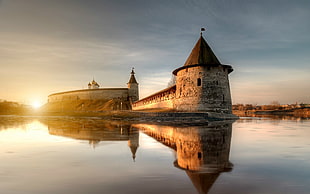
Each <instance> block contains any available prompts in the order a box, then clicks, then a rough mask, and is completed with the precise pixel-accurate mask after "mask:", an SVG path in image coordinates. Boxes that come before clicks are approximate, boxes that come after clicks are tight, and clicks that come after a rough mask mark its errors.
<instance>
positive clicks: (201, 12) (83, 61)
mask: <svg viewBox="0 0 310 194" xmlns="http://www.w3.org/2000/svg"><path fill="white" fill-rule="evenodd" d="M309 19H310V1H309V0H294V1H292V0H260V1H255V0H131V1H128V0H113V1H111V0H91V1H89V0H27V1H25V0H0V67H1V70H0V99H2V100H10V101H17V102H21V103H26V104H31V103H33V102H40V103H41V104H43V103H46V102H47V96H48V95H49V94H51V93H55V92H62V91H67V90H76V89H83V88H84V89H86V88H87V84H88V82H89V81H91V80H92V79H93V78H94V79H95V80H96V81H97V82H98V83H99V84H100V86H101V87H126V83H127V82H128V80H129V76H130V71H131V68H132V67H134V68H135V72H136V78H137V81H138V82H139V87H140V98H142V97H146V96H148V95H150V94H152V93H154V92H156V91H158V90H161V89H164V88H166V87H167V84H168V82H169V80H170V79H171V75H172V71H173V70H174V69H176V68H178V67H180V66H183V64H184V63H185V61H186V59H187V57H188V55H189V54H190V52H191V49H192V48H193V46H194V45H195V43H196V41H197V40H198V38H199V36H200V35H199V33H200V28H201V27H204V28H206V31H205V32H204V34H203V36H204V38H205V39H206V41H207V42H208V44H209V45H210V46H211V48H212V49H213V51H214V53H215V54H216V56H217V57H218V58H219V60H220V61H221V63H223V64H229V65H232V67H233V69H234V71H233V72H232V73H231V74H230V75H229V79H230V87H231V93H232V99H233V103H234V104H236V103H243V104H245V103H251V104H270V103H271V102H273V101H278V102H279V103H280V104H287V103H296V102H298V103H310V90H309V89H310V76H309V72H310V66H309V61H310V35H309V34H310V22H309Z"/></svg>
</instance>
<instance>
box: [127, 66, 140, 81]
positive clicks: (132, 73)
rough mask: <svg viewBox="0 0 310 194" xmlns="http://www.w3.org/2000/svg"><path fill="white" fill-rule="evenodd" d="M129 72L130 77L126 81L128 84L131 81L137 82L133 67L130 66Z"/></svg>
mask: <svg viewBox="0 0 310 194" xmlns="http://www.w3.org/2000/svg"><path fill="white" fill-rule="evenodd" d="M130 74H131V76H130V79H129V81H128V84H132V83H134V84H137V83H138V82H137V80H136V77H135V72H134V68H132V70H131V73H130Z"/></svg>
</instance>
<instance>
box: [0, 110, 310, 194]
mask: <svg viewBox="0 0 310 194" xmlns="http://www.w3.org/2000/svg"><path fill="white" fill-rule="evenodd" d="M309 153H310V120H296V119H295V120H293V119H292V120H280V119H277V120H274V119H263V118H262V119H258V118H247V119H245V118H244V119H240V120H238V121H235V122H234V123H232V122H210V123H208V125H202V126H182V125H177V124H175V125H173V126H168V125H160V124H128V123H127V124H126V123H124V122H104V121H103V120H100V119H99V118H71V117H16V116H1V117H0V193H5V194H16V193H18V194H19V193H31V194H33V193H53V194H57V193H75V194H78V193H90V194H92V193H108V194H110V193H111V194H114V193H135V194H137V193H161V194H163V193H186V194H187V193H251V194H252V193H254V194H255V193H281V194H282V193H309V191H310V154H309Z"/></svg>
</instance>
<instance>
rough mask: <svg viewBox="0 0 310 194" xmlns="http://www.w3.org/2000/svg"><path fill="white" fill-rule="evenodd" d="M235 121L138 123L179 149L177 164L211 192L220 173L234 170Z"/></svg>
mask: <svg viewBox="0 0 310 194" xmlns="http://www.w3.org/2000/svg"><path fill="white" fill-rule="evenodd" d="M232 123H233V121H225V122H224V121H222V122H210V123H208V124H205V125H202V126H177V125H176V126H162V125H146V124H134V125H133V126H134V127H135V128H138V129H139V130H141V131H143V132H144V133H145V134H147V135H149V136H151V137H153V138H154V139H156V140H157V141H159V142H161V143H163V144H165V145H167V146H169V147H170V148H173V149H174V150H175V151H176V153H177V158H176V160H175V162H174V165H175V167H177V168H180V169H182V170H185V172H186V173H187V175H188V176H189V178H190V179H191V181H192V183H193V184H194V186H195V187H196V189H197V191H198V192H199V193H207V192H208V191H209V190H210V188H211V187H212V185H213V184H214V182H215V181H216V179H217V178H218V176H219V175H220V173H222V172H229V171H231V170H232V166H233V165H232V164H231V163H230V162H229V152H230V142H231V133H232Z"/></svg>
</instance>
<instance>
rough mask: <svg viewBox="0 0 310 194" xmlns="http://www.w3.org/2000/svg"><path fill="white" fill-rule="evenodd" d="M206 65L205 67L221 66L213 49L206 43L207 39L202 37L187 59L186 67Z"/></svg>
mask: <svg viewBox="0 0 310 194" xmlns="http://www.w3.org/2000/svg"><path fill="white" fill-rule="evenodd" d="M196 64H204V65H216V64H221V63H220V61H219V60H218V59H217V57H216V56H215V54H214V53H213V51H212V49H211V48H210V46H209V45H208V43H207V42H206V41H205V39H204V38H203V37H202V36H200V38H199V40H198V41H197V43H196V45H195V46H194V48H193V50H192V52H191V54H190V55H189V57H188V58H187V60H186V62H185V64H184V66H190V65H196Z"/></svg>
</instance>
